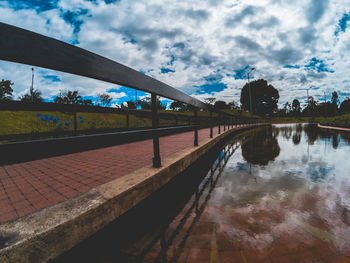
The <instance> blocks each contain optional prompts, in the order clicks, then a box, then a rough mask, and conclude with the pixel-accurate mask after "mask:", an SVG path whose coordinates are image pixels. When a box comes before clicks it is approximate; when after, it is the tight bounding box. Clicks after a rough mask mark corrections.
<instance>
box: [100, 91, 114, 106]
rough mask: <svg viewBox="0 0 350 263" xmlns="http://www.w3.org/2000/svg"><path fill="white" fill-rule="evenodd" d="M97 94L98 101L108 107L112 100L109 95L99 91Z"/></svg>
mask: <svg viewBox="0 0 350 263" xmlns="http://www.w3.org/2000/svg"><path fill="white" fill-rule="evenodd" d="M97 96H98V97H99V99H100V101H99V103H100V104H101V105H102V106H104V107H108V106H109V105H110V104H111V102H112V98H111V96H109V95H108V94H107V93H101V94H98V95H97Z"/></svg>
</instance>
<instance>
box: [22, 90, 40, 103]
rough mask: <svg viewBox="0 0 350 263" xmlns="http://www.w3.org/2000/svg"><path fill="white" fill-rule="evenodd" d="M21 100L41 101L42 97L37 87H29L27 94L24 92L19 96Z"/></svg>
mask: <svg viewBox="0 0 350 263" xmlns="http://www.w3.org/2000/svg"><path fill="white" fill-rule="evenodd" d="M20 100H21V101H23V102H30V103H41V102H43V98H42V97H41V91H39V90H38V89H34V88H33V87H31V88H30V89H29V93H28V94H24V95H23V96H22V97H21V98H20Z"/></svg>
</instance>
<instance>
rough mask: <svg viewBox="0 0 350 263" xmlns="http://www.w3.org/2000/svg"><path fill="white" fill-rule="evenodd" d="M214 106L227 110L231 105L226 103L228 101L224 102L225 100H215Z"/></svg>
mask: <svg viewBox="0 0 350 263" xmlns="http://www.w3.org/2000/svg"><path fill="white" fill-rule="evenodd" d="M214 108H216V109H219V110H226V109H229V108H230V106H228V105H227V104H226V102H224V101H223V100H218V101H216V102H215V104H214Z"/></svg>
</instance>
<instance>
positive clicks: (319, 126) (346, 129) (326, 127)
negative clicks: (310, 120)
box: [317, 123, 350, 131]
mask: <svg viewBox="0 0 350 263" xmlns="http://www.w3.org/2000/svg"><path fill="white" fill-rule="evenodd" d="M317 127H318V128H322V129H330V130H337V131H350V129H348V128H341V127H333V126H324V125H321V124H319V123H318V124H317Z"/></svg>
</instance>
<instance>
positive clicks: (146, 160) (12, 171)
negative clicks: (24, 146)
mask: <svg viewBox="0 0 350 263" xmlns="http://www.w3.org/2000/svg"><path fill="white" fill-rule="evenodd" d="M217 130H218V129H217V127H216V128H214V135H216V134H217ZM222 130H223V129H222ZM209 132H210V130H209V129H202V130H199V132H198V140H199V142H201V141H203V140H204V139H207V138H208V137H209ZM193 138H194V136H193V132H185V133H181V134H176V135H170V136H166V137H162V138H160V154H161V158H164V157H167V156H169V155H171V154H173V153H175V152H178V151H180V150H182V149H184V148H186V147H189V146H192V145H193ZM152 157H153V143H152V140H145V141H140V142H133V143H129V144H124V145H117V146H112V147H106V148H101V149H96V150H91V151H85V152H80V153H73V154H67V155H62V156H57V157H50V158H45V159H40V160H35V161H30V162H23V163H18V164H11V165H4V166H0V223H3V222H6V221H8V220H12V219H15V218H18V217H20V216H24V215H26V214H29V213H31V212H35V211H37V210H39V209H42V208H45V207H47V206H50V205H53V204H56V203H58V202H61V201H64V200H65V199H68V198H71V197H73V196H76V195H77V194H79V193H83V192H86V191H87V190H89V189H91V188H93V187H96V186H98V185H101V184H104V183H107V182H109V181H111V180H114V179H116V178H119V177H121V176H123V175H126V174H129V173H130V172H132V171H135V170H137V169H139V168H141V167H143V166H146V165H150V164H152Z"/></svg>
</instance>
